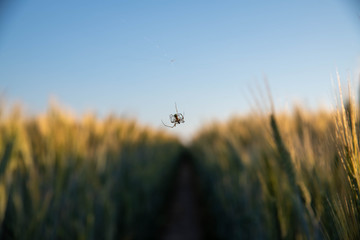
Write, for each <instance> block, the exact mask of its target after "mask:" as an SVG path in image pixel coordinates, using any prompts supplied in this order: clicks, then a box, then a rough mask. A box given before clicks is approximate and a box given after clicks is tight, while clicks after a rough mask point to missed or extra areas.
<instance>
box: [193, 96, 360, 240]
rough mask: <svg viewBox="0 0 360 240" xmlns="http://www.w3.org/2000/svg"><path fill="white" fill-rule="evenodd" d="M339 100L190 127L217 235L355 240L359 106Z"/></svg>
mask: <svg viewBox="0 0 360 240" xmlns="http://www.w3.org/2000/svg"><path fill="white" fill-rule="evenodd" d="M349 92H350V91H349ZM339 99H340V102H339V106H338V109H337V110H336V111H334V112H329V111H317V112H309V111H305V110H303V109H301V108H299V107H297V108H295V110H294V111H293V112H292V113H283V114H276V115H275V113H274V112H272V113H271V114H269V115H264V114H262V115H259V114H255V113H254V114H252V115H251V114H250V115H247V116H243V117H236V118H233V119H231V120H229V121H228V122H227V123H214V124H212V125H210V126H207V127H205V128H204V129H202V130H200V131H199V132H198V134H197V136H196V137H195V138H194V140H193V143H192V146H191V150H192V152H193V155H194V156H195V159H196V166H197V171H198V172H199V176H200V179H201V183H202V189H203V190H204V192H205V193H204V194H205V196H208V197H207V199H208V202H207V203H206V204H207V206H208V207H209V209H210V211H211V214H212V215H213V217H214V219H215V224H216V232H217V236H218V238H219V239H360V192H359V184H360V182H359V181H360V162H359V161H360V151H359V150H360V149H359V130H360V129H359V118H358V112H359V108H358V107H356V106H355V103H354V99H353V97H352V96H351V95H350V94H349V99H348V100H347V101H346V104H343V100H342V93H341V89H340V98H339Z"/></svg>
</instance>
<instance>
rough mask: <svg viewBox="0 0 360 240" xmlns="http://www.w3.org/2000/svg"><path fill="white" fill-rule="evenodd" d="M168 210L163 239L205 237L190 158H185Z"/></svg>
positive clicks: (194, 239)
mask: <svg viewBox="0 0 360 240" xmlns="http://www.w3.org/2000/svg"><path fill="white" fill-rule="evenodd" d="M174 187H175V189H174V193H173V196H172V201H171V203H170V205H169V209H168V212H167V222H166V225H165V226H164V233H163V236H162V239H163V240H199V239H203V238H204V232H203V224H202V223H201V220H202V218H201V212H200V206H199V203H200V202H199V199H198V194H197V193H196V187H195V175H194V170H193V168H192V165H191V164H190V160H188V159H183V161H182V162H181V163H180V166H179V169H178V176H177V179H176V182H175V184H174Z"/></svg>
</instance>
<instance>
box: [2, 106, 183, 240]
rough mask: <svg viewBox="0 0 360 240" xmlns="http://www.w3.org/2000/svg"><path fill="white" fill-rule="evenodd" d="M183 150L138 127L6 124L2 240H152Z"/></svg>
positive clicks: (86, 121)
mask: <svg viewBox="0 0 360 240" xmlns="http://www.w3.org/2000/svg"><path fill="white" fill-rule="evenodd" d="M180 149H181V145H180V143H179V141H178V140H177V139H175V138H174V137H171V136H169V135H167V134H164V133H163V132H159V131H155V130H152V129H150V128H147V127H143V126H141V125H139V124H138V123H137V122H136V121H134V120H123V119H119V118H117V117H115V116H108V117H107V118H105V119H104V120H99V119H97V118H96V117H94V116H92V115H88V116H84V117H83V118H82V119H80V120H77V119H76V118H73V117H71V116H70V115H69V114H66V113H65V112H63V111H61V110H60V109H59V108H56V107H51V108H50V109H49V110H48V112H47V113H46V114H45V115H43V116H38V117H32V118H29V117H26V116H23V115H22V110H21V108H19V107H13V108H12V109H11V111H10V113H9V114H6V116H5V115H4V114H2V115H1V116H0V157H1V159H0V226H1V227H0V239H147V236H150V235H151V234H152V232H153V231H154V229H155V227H156V224H157V222H156V221H157V218H156V217H157V215H158V214H159V211H160V210H161V206H162V205H163V204H164V192H166V189H167V188H168V185H167V184H168V183H167V180H168V179H169V177H171V174H172V173H173V171H174V167H175V164H176V161H177V156H178V155H179V151H180Z"/></svg>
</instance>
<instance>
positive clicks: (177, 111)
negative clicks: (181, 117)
mask: <svg viewBox="0 0 360 240" xmlns="http://www.w3.org/2000/svg"><path fill="white" fill-rule="evenodd" d="M175 109H176V113H178V110H177V106H176V102H175Z"/></svg>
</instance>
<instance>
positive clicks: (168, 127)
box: [161, 120, 176, 128]
mask: <svg viewBox="0 0 360 240" xmlns="http://www.w3.org/2000/svg"><path fill="white" fill-rule="evenodd" d="M161 122H162V124H164V126H165V127H168V128H173V127H175V125H176V123H175V124H174V126H169V125H166V124H165V123H164V122H163V121H162V120H161Z"/></svg>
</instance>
